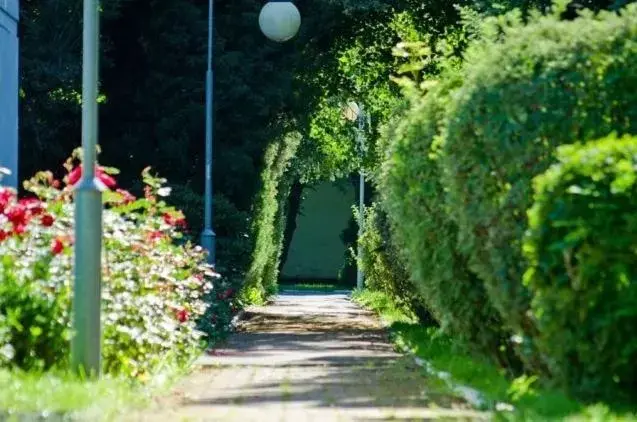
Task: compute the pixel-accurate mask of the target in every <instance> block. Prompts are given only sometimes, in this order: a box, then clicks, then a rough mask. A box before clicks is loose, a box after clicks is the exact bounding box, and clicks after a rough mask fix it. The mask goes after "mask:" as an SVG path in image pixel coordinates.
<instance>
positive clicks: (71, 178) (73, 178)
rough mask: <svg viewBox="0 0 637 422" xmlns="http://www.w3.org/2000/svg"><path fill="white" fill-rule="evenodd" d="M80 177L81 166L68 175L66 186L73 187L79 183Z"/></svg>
mask: <svg viewBox="0 0 637 422" xmlns="http://www.w3.org/2000/svg"><path fill="white" fill-rule="evenodd" d="M81 177H82V166H77V167H75V168H74V169H73V170H71V172H70V173H69V175H68V184H69V185H74V184H76V183H77V182H79V181H80V178H81Z"/></svg>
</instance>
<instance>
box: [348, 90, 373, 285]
mask: <svg viewBox="0 0 637 422" xmlns="http://www.w3.org/2000/svg"><path fill="white" fill-rule="evenodd" d="M343 116H344V117H345V118H346V119H347V120H349V121H351V122H352V123H353V122H357V123H358V127H357V128H356V145H357V146H358V150H359V154H360V159H361V164H360V170H359V175H358V239H357V248H356V249H357V251H358V253H357V258H356V260H357V265H356V288H357V289H359V290H361V289H362V288H363V286H364V281H365V280H364V274H363V269H362V266H361V262H363V248H362V247H361V237H362V236H363V232H364V230H365V170H364V168H363V157H364V156H365V123H367V122H366V120H368V119H369V117H368V116H367V114H366V113H365V111H364V110H363V106H359V105H358V104H357V103H356V102H355V101H349V102H348V103H347V104H345V106H344V109H343Z"/></svg>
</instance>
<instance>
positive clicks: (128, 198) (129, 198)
mask: <svg viewBox="0 0 637 422" xmlns="http://www.w3.org/2000/svg"><path fill="white" fill-rule="evenodd" d="M117 193H119V194H120V195H122V196H123V198H122V201H121V202H120V204H121V205H126V204H130V203H131V202H135V200H136V199H137V198H135V196H134V195H133V194H132V193H130V192H129V191H127V190H124V189H117Z"/></svg>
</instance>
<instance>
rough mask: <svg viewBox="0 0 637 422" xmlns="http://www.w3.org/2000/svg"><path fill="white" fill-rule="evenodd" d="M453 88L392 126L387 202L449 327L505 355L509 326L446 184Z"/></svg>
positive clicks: (385, 173) (414, 266) (431, 96)
mask: <svg viewBox="0 0 637 422" xmlns="http://www.w3.org/2000/svg"><path fill="white" fill-rule="evenodd" d="M447 91H448V89H447V87H446V86H438V87H436V88H434V89H433V91H431V92H429V93H428V94H426V95H425V97H424V98H423V99H421V100H420V99H418V100H414V101H413V105H412V106H411V107H410V108H409V109H408V110H407V111H406V112H404V113H403V115H397V118H395V119H394V121H393V122H392V123H391V124H390V125H389V126H388V127H387V128H386V132H385V134H384V136H386V137H387V138H388V139H387V140H386V143H387V148H386V149H387V150H386V156H385V159H384V161H383V163H382V170H381V174H380V176H379V190H380V192H381V194H382V198H383V207H384V208H385V209H386V210H387V213H388V215H389V218H390V221H391V225H392V228H393V231H394V233H395V237H396V240H397V243H398V244H399V245H400V246H401V247H402V248H404V254H405V258H406V260H407V264H408V268H409V271H410V273H411V278H412V280H413V282H414V284H415V286H416V288H417V289H418V292H419V293H420V295H421V297H422V298H423V300H424V301H425V303H426V305H427V308H428V309H429V310H430V311H431V312H432V313H433V315H434V317H435V318H436V319H437V320H438V322H439V323H440V325H441V327H442V328H443V329H444V330H446V331H447V332H449V333H450V334H452V335H453V336H454V337H456V338H457V339H458V340H459V341H460V342H461V343H464V344H466V345H470V346H472V348H473V349H479V350H480V351H482V352H485V353H487V354H489V355H496V356H497V355H499V354H500V352H499V349H500V345H501V338H502V332H501V330H500V327H501V325H502V324H501V322H500V321H499V318H498V315H497V313H496V311H495V310H494V309H493V308H492V306H491V305H490V304H489V300H488V298H487V295H486V292H485V290H484V287H483V285H482V283H481V282H480V281H479V280H478V279H477V278H476V276H475V275H474V274H473V273H471V272H470V271H469V270H468V267H467V262H466V259H465V257H464V256H463V255H462V254H461V253H460V252H459V251H458V250H457V248H456V238H457V227H456V225H455V224H454V223H453V221H452V220H451V219H450V217H449V215H450V213H449V208H448V207H447V206H446V204H445V192H444V189H443V186H442V184H441V183H440V171H439V165H438V150H437V148H436V147H435V142H434V141H435V138H436V136H437V135H438V133H439V130H438V128H439V122H440V119H441V118H442V116H443V112H444V107H445V101H446V94H447Z"/></svg>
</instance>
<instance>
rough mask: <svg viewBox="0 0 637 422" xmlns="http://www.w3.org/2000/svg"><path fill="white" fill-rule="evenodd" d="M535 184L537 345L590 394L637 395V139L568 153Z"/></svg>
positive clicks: (558, 373) (532, 243) (563, 379)
mask: <svg viewBox="0 0 637 422" xmlns="http://www.w3.org/2000/svg"><path fill="white" fill-rule="evenodd" d="M557 156H558V160H559V163H558V164H555V165H554V166H552V167H551V168H550V169H549V170H548V171H546V172H545V173H544V174H543V175H541V176H538V177H537V178H536V179H535V183H534V187H535V204H534V205H533V207H532V208H531V210H530V211H529V226H530V231H529V233H528V235H527V237H526V239H525V243H524V246H525V253H526V256H527V258H528V259H529V262H530V268H529V269H528V270H527V271H526V274H525V283H526V285H528V287H529V289H530V291H531V293H532V294H533V300H532V310H533V315H534V317H535V320H536V322H537V328H538V330H539V335H538V337H537V340H536V341H537V343H538V346H539V347H540V350H541V351H542V352H543V354H544V355H545V356H546V358H547V359H546V360H547V362H548V363H549V368H550V371H551V373H552V375H553V376H554V377H555V379H556V380H557V381H558V382H559V383H560V384H562V385H564V386H566V387H568V389H569V390H571V391H572V392H575V393H580V394H582V395H587V396H595V395H600V394H609V395H612V394H615V393H616V390H617V387H620V388H621V389H623V390H625V391H632V395H633V397H635V396H637V365H635V362H636V361H637V330H636V329H635V327H637V137H628V136H626V137H624V138H621V139H617V138H616V137H615V136H614V135H613V136H609V137H607V138H605V139H602V140H600V141H596V142H590V143H588V144H584V145H579V144H576V145H568V146H566V145H565V146H562V147H560V148H559V149H558V154H557Z"/></svg>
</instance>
